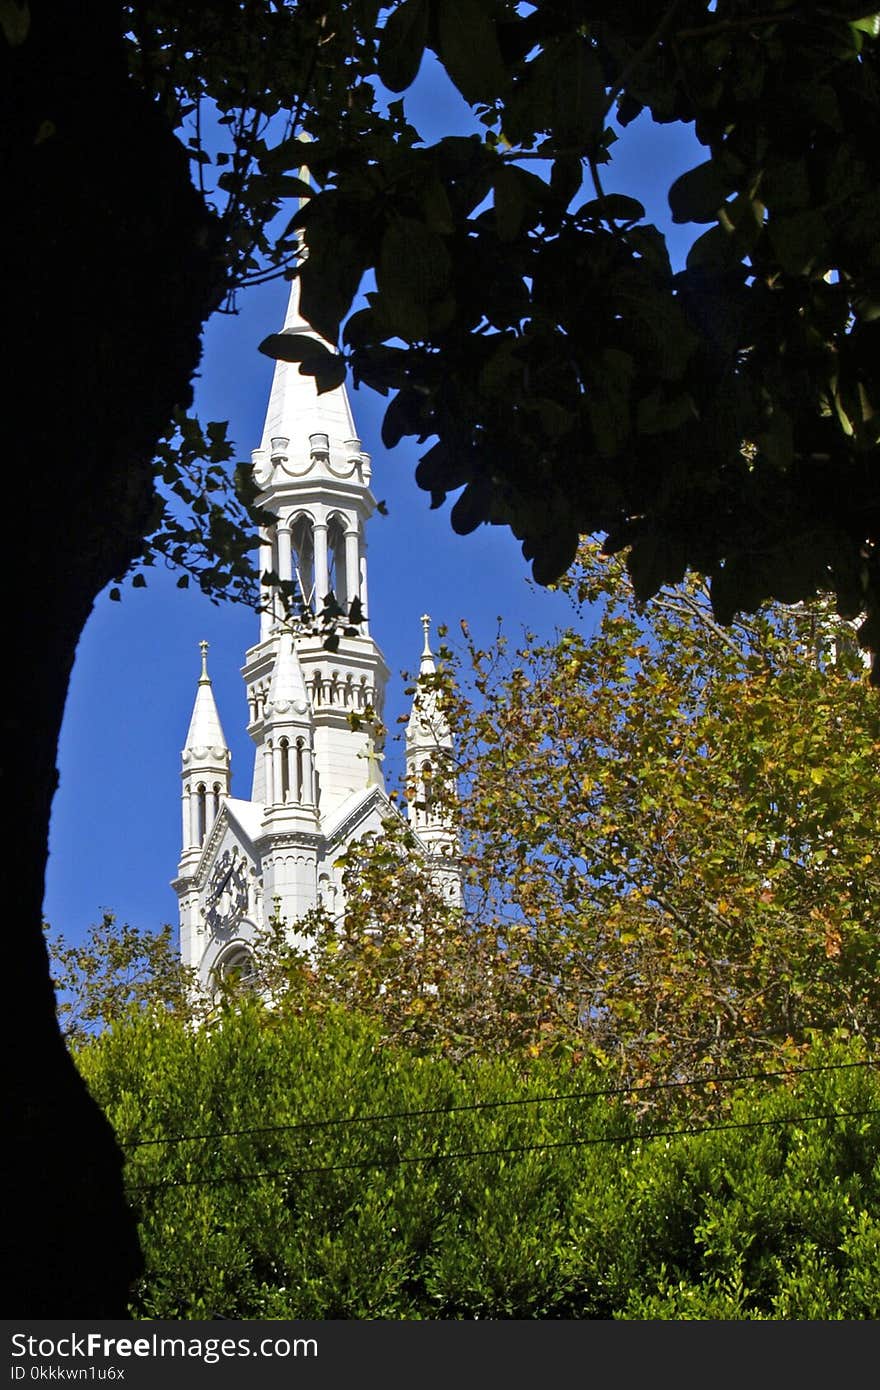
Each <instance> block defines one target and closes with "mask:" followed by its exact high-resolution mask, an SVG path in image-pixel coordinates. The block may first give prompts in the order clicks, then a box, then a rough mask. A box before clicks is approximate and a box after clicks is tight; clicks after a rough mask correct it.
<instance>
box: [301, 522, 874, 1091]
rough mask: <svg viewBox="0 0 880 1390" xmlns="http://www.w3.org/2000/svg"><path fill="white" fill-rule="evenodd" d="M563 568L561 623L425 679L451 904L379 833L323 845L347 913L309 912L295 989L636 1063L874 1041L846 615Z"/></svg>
mask: <svg viewBox="0 0 880 1390" xmlns="http://www.w3.org/2000/svg"><path fill="white" fill-rule="evenodd" d="M565 582H566V587H568V588H569V589H570V592H571V596H572V598H573V600H574V601H575V603H576V604H579V603H584V602H586V603H588V604H589V607H588V608H587V610H586V612H585V614H584V615H583V620H582V622H581V623H580V624H579V625H578V626H573V627H572V628H570V629H568V630H566V631H564V632H562V633H559V634H557V637H556V639H555V640H554V641H552V642H548V643H540V644H539V643H536V642H535V641H534V639H531V638H530V637H529V636H528V635H526V637H525V640H524V642H523V644H522V645H521V646H518V647H517V648H516V649H511V648H510V647H508V645H507V643H506V640H505V639H504V637H503V636H501V637H500V638H499V640H498V641H497V643H496V644H495V645H493V646H492V647H491V648H489V649H486V650H479V649H476V648H475V647H474V646H473V644H472V643H470V642H468V643H467V644H466V646H465V649H464V651H463V652H462V653H460V655H459V657H458V658H456V657H454V656H453V653H452V652H451V651H448V652H447V653H446V659H447V665H446V668H445V670H444V672H443V673H442V674H439V675H438V676H437V677H435V678H429V679H430V680H436V682H437V684H438V691H437V692H434V693H433V694H432V696H431V698H432V699H433V700H436V699H437V698H440V700H441V707H442V708H443V712H444V718H445V719H447V720H448V721H449V725H450V727H452V728H454V729H455V730H456V750H455V761H454V763H453V764H452V765H450V766H449V767H448V768H447V775H446V779H445V792H444V781H443V779H442V778H440V777H437V778H436V779H435V783H436V786H435V794H436V795H437V796H438V797H441V796H443V795H444V794H445V796H446V797H447V798H448V811H449V814H450V815H451V816H453V817H454V819H455V822H456V824H457V825H458V827H459V836H460V845H461V855H460V868H461V872H462V875H463V879H464V884H465V908H464V912H463V913H462V912H461V911H459V910H458V909H456V908H452V907H450V905H449V901H448V899H445V898H444V896H443V893H442V891H440V890H439V886H438V882H437V880H436V877H435V875H434V872H433V869H432V867H431V866H430V865H426V866H421V867H420V866H419V862H418V859H417V858H414V855H413V852H412V846H411V845H410V846H409V848H408V845H407V834H406V832H403V831H401V829H400V828H399V826H398V825H396V824H395V823H394V822H389V823H388V826H387V827H386V828H387V832H388V833H387V836H386V838H385V840H384V841H377V842H375V843H373V842H369V841H367V842H362V843H359V844H356V845H354V846H352V847H351V848H350V849H349V851H348V852H347V854H346V855H345V857H344V861H343V862H344V866H345V870H344V877H345V886H346V892H347V895H348V897H347V907H346V913H345V917H344V921H343V922H342V923H341V924H340V923H338V922H331V921H330V920H329V919H327V918H321V916H320V915H319V916H318V918H317V920H316V922H315V923H314V927H313V929H314V931H315V942H316V948H317V954H316V956H315V958H314V963H313V964H314V972H315V975H314V978H315V984H314V992H315V994H316V995H317V997H318V998H321V997H322V995H324V994H328V993H329V995H330V997H332V998H336V999H338V1000H340V1001H342V1002H345V1003H346V1004H348V1006H350V1007H353V1008H355V1009H357V1010H359V1011H361V1012H364V1013H369V1014H373V1015H375V1016H378V1017H379V1018H380V1019H381V1020H382V1022H383V1026H384V1028H385V1029H386V1030H387V1036H389V1037H394V1038H397V1039H398V1040H402V1039H406V1040H408V1041H409V1042H410V1043H411V1044H412V1043H418V1042H419V1041H420V1040H421V1041H423V1042H429V1043H430V1045H432V1046H433V1045H437V1044H438V1043H439V1044H440V1045H441V1046H443V1047H445V1048H446V1050H447V1051H448V1052H450V1053H451V1054H452V1055H457V1056H461V1055H467V1054H468V1053H469V1052H473V1051H477V1052H479V1051H485V1050H489V1051H490V1052H497V1053H498V1054H499V1055H504V1054H505V1053H506V1052H507V1051H509V1050H510V1049H513V1050H514V1051H517V1050H518V1051H519V1052H520V1053H525V1054H529V1055H534V1054H538V1053H543V1052H547V1051H551V1052H559V1051H563V1052H567V1053H570V1054H571V1055H574V1056H583V1055H584V1054H590V1055H592V1056H594V1057H595V1058H596V1059H598V1060H599V1061H600V1062H601V1063H602V1064H606V1063H612V1062H613V1064H614V1065H615V1066H616V1067H617V1068H618V1069H619V1070H620V1071H621V1073H622V1074H624V1075H626V1076H629V1077H634V1078H646V1077H647V1078H652V1077H656V1076H661V1075H662V1076H674V1075H675V1074H676V1073H677V1072H679V1071H681V1070H682V1069H684V1070H693V1069H694V1068H696V1067H700V1066H703V1065H708V1064H715V1065H717V1064H724V1065H728V1064H732V1063H736V1064H739V1063H741V1062H743V1061H744V1060H746V1059H751V1060H754V1059H755V1058H762V1059H766V1058H768V1057H772V1056H773V1055H774V1054H775V1053H776V1052H777V1051H778V1052H779V1053H780V1055H784V1053H785V1052H786V1050H787V1048H788V1047H790V1046H791V1045H792V1044H794V1045H800V1044H801V1043H802V1042H803V1041H804V1040H805V1038H806V1037H807V1036H808V1035H809V1034H810V1032H811V1031H814V1030H818V1031H820V1032H824V1031H829V1030H832V1031H833V1030H834V1029H837V1028H840V1029H844V1030H846V1031H847V1032H848V1033H850V1034H858V1035H861V1036H863V1037H865V1038H866V1039H871V1038H872V1037H874V1036H876V1032H877V1029H878V1026H880V1012H878V1010H880V996H878V991H877V978H878V972H880V955H878V951H880V946H878V942H877V934H876V929H875V924H876V920H877V905H878V900H880V879H878V867H880V865H878V860H877V855H876V841H877V834H878V820H877V815H878V813H877V796H876V781H877V758H878V751H880V723H878V711H877V708H876V699H875V697H874V695H873V692H872V691H871V690H870V689H869V688H868V686H867V684H866V681H865V674H864V667H863V665H862V661H861V658H860V656H859V653H858V649H857V647H856V644H855V642H854V640H853V637H852V632H851V629H849V628H848V627H847V626H846V625H843V624H841V623H840V622H839V621H838V620H836V619H834V618H832V617H830V616H829V615H827V614H825V615H823V614H821V613H820V612H818V611H815V610H803V611H788V610H780V609H779V608H770V609H768V610H765V611H763V612H762V613H760V614H758V615H755V616H754V617H753V618H751V619H750V620H749V622H748V623H743V622H741V623H738V624H736V625H735V626H734V627H732V628H729V629H721V628H720V627H719V626H718V624H717V623H716V622H715V619H714V617H713V614H712V609H711V605H710V602H709V598H708V595H707V593H706V591H705V588H704V587H702V586H701V585H700V584H699V583H698V582H696V581H692V582H691V583H690V584H688V585H686V586H684V587H680V588H679V589H676V590H664V591H663V592H662V593H661V594H660V595H658V596H657V598H656V599H655V600H654V602H652V603H651V604H649V605H647V607H646V608H643V607H642V606H641V605H639V604H638V603H637V601H636V599H635V596H634V593H633V590H632V588H631V587H630V586H629V585H628V584H627V583H626V580H625V575H624V572H623V566H622V564H621V563H620V561H619V560H607V559H604V558H603V557H602V556H601V554H600V552H599V551H598V549H597V548H596V547H584V548H583V549H582V551H581V553H580V562H579V565H578V566H576V567H575V569H574V570H573V571H572V572H571V574H570V575H569V577H568V578H567V579H566V581H565ZM591 625H592V631H591V630H590V626H591ZM438 692H439V693H438Z"/></svg>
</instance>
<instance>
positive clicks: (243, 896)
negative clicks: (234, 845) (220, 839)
mask: <svg viewBox="0 0 880 1390" xmlns="http://www.w3.org/2000/svg"><path fill="white" fill-rule="evenodd" d="M247 904H248V888H247V865H246V864H245V862H244V860H243V859H237V858H235V857H234V856H233V854H232V851H231V850H228V849H227V850H224V851H223V853H222V854H221V856H220V858H219V859H218V860H217V863H216V864H215V865H214V868H213V870H212V871H211V877H210V879H209V881H208V895H207V898H206V899H205V924H206V926H207V927H208V928H209V929H210V930H211V931H213V932H217V931H224V930H225V929H226V928H227V927H231V926H233V925H234V924H235V923H236V922H237V921H238V920H239V918H241V917H243V916H244V914H245V912H247Z"/></svg>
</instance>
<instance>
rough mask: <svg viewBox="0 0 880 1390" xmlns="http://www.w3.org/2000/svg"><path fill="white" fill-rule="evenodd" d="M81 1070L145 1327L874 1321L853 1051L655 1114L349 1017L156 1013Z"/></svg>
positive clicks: (868, 1183)
mask: <svg viewBox="0 0 880 1390" xmlns="http://www.w3.org/2000/svg"><path fill="white" fill-rule="evenodd" d="M79 1061H80V1066H81V1068H82V1071H83V1073H84V1074H85V1076H86V1078H87V1080H88V1082H89V1084H90V1086H91V1088H92V1090H93V1091H94V1093H95V1095H96V1096H97V1098H98V1100H99V1101H100V1103H101V1104H102V1105H103V1106H104V1107H105V1109H106V1111H107V1114H108V1116H109V1118H110V1120H111V1122H112V1123H113V1124H114V1126H115V1127H116V1130H117V1133H118V1134H119V1137H120V1139H121V1140H122V1142H123V1143H125V1144H126V1145H128V1146H129V1147H128V1148H127V1152H128V1154H129V1164H128V1169H127V1173H128V1180H129V1188H130V1193H131V1200H132V1202H133V1203H134V1204H135V1205H136V1206H137V1208H138V1211H139V1215H140V1230H141V1240H142V1243H143V1248H144V1253H145V1257H146V1272H145V1275H144V1278H143V1279H142V1281H141V1283H140V1285H139V1287H138V1289H137V1290H136V1293H135V1298H134V1303H133V1313H134V1314H135V1316H138V1317H147V1318H169V1319H177V1318H210V1317H212V1316H215V1315H223V1316H226V1317H234V1318H254V1319H272V1318H311V1319H333V1318H374V1319H375V1318H381V1319H409V1318H447V1319H449V1318H455V1319H461V1318H467V1319H470V1318H494V1319H498V1318H544V1319H548V1318H635V1319H651V1320H654V1319H707V1318H708V1319H742V1318H776V1319H821V1320H827V1319H834V1318H846V1319H865V1318H871V1319H872V1318H875V1317H877V1316H878V1313H880V1206H878V1195H880V1192H878V1185H880V1170H878V1165H877V1156H878V1139H880V1084H878V1080H877V1076H876V1072H875V1070H874V1069H873V1068H872V1067H870V1066H868V1065H861V1064H862V1063H864V1062H865V1054H864V1052H862V1051H860V1049H859V1048H858V1047H857V1046H856V1045H855V1044H843V1043H840V1044H837V1045H834V1046H830V1045H828V1044H822V1045H821V1046H819V1045H817V1046H816V1047H815V1048H814V1049H813V1050H812V1051H811V1052H810V1053H807V1054H803V1055H802V1057H801V1059H800V1061H799V1065H800V1066H802V1067H807V1068H812V1069H813V1070H810V1071H807V1072H804V1073H803V1074H801V1075H799V1076H797V1077H795V1078H791V1079H787V1080H785V1081H779V1080H768V1079H766V1078H763V1079H756V1080H752V1081H748V1082H742V1083H739V1084H738V1085H737V1086H736V1087H734V1086H731V1085H727V1086H726V1087H724V1088H722V1089H723V1090H724V1091H726V1092H728V1095H727V1096H726V1098H724V1099H723V1100H721V1101H720V1102H718V1103H717V1104H716V1106H715V1107H714V1108H712V1109H708V1110H707V1109H706V1108H705V1104H703V1105H701V1107H700V1108H699V1109H698V1108H697V1101H696V1100H695V1098H694V1097H695V1096H697V1095H702V1091H701V1090H698V1091H696V1092H694V1091H692V1090H690V1089H688V1088H682V1090H681V1093H680V1096H679V1097H678V1098H677V1099H676V1102H675V1103H674V1104H673V1105H672V1106H671V1107H670V1106H669V1105H667V1106H666V1108H665V1109H664V1110H663V1111H662V1112H661V1111H659V1110H656V1109H648V1110H646V1109H645V1107H644V1105H639V1106H634V1105H633V1104H632V1103H631V1101H630V1103H626V1102H625V1101H624V1100H623V1099H621V1098H618V1097H613V1096H595V1095H593V1096H592V1098H589V1095H588V1098H582V1096H578V1095H574V1094H573V1093H591V1092H595V1091H596V1090H597V1089H603V1088H608V1087H609V1086H613V1083H614V1078H613V1076H611V1077H609V1075H608V1074H607V1073H602V1074H597V1073H595V1072H593V1071H588V1070H587V1069H586V1068H584V1067H581V1068H576V1067H575V1068H573V1067H572V1066H571V1065H570V1064H569V1063H565V1064H561V1063H560V1064H553V1063H548V1062H543V1061H542V1062H541V1063H540V1064H537V1063H536V1064H535V1065H534V1067H533V1068H531V1069H530V1071H529V1074H528V1076H527V1077H523V1076H522V1074H521V1073H518V1072H517V1071H516V1070H515V1069H514V1068H513V1067H512V1066H511V1067H507V1066H504V1065H502V1064H499V1063H497V1062H493V1063H486V1062H476V1061H475V1062H472V1063H470V1064H468V1065H464V1066H462V1065H458V1066H452V1065H451V1064H449V1063H448V1062H447V1061H446V1060H444V1059H442V1058H431V1057H415V1056H412V1055H410V1054H408V1053H406V1052H403V1051H392V1050H390V1049H388V1048H382V1047H380V1046H379V1045H378V1042H377V1039H376V1036H375V1034H374V1032H373V1030H372V1028H371V1026H370V1025H369V1024H368V1023H366V1022H364V1021H361V1020H358V1019H356V1018H353V1017H351V1016H347V1017H346V1016H342V1015H340V1016H331V1017H330V1018H324V1019H322V1020H321V1021H320V1022H318V1021H315V1020H309V1019H307V1018H300V1019H296V1018H283V1017H281V1016H272V1015H267V1014H266V1013H264V1012H261V1011H260V1010H259V1009H258V1008H249V1009H246V1010H244V1011H241V1012H238V1013H232V1012H230V1013H229V1014H228V1016H227V1017H226V1018H225V1019H224V1020H223V1021H222V1023H220V1024H218V1025H216V1026H215V1027H213V1028H211V1029H202V1030H200V1031H197V1032H192V1031H187V1029H186V1028H185V1027H183V1026H181V1025H179V1024H177V1023H175V1022H174V1021H169V1020H166V1019H163V1018H151V1017H149V1016H148V1017H146V1018H143V1017H142V1018H140V1019H133V1020H131V1021H130V1022H125V1023H121V1024H118V1025H117V1026H116V1027H115V1028H114V1029H112V1030H111V1031H109V1032H107V1033H105V1034H104V1035H103V1036H102V1037H101V1038H100V1039H98V1040H97V1041H95V1042H94V1043H91V1044H89V1045H88V1047H86V1048H85V1049H83V1050H82V1052H81V1053H80V1057H79ZM853 1063H858V1064H859V1065H857V1066H853V1065H852V1064H853ZM816 1068H825V1069H824V1070H815V1069H816ZM832 1068H834V1069H832ZM553 1096H562V1097H567V1098H563V1099H555V1100H548V1099H543V1100H538V1098H539V1097H553ZM523 1102H528V1103H523ZM450 1107H469V1108H458V1109H451V1108H450ZM413 1112H417V1113H413ZM425 1112H430V1113H425ZM820 1115H821V1116H831V1118H819V1119H817V1118H815V1117H816V1116H820ZM368 1117H371V1118H368ZM806 1117H814V1118H806ZM281 1126H287V1128H280V1127H281ZM708 1126H716V1127H715V1128H708ZM721 1126H724V1127H721ZM681 1129H698V1130H701V1131H702V1132H700V1133H695V1134H688V1135H681V1134H672V1133H669V1131H675V1130H681ZM657 1131H662V1133H659V1134H658V1133H657ZM626 1136H632V1137H630V1138H626ZM636 1136H640V1137H636ZM158 1138H161V1139H162V1140H163V1142H162V1143H146V1142H144V1141H147V1140H153V1139H158ZM169 1140H172V1141H173V1142H167V1141H169Z"/></svg>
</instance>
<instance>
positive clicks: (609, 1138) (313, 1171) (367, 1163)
mask: <svg viewBox="0 0 880 1390" xmlns="http://www.w3.org/2000/svg"><path fill="white" fill-rule="evenodd" d="M868 1115H880V1106H874V1107H871V1108H869V1109H867V1110H826V1111H819V1112H813V1113H811V1114H809V1115H787V1116H780V1117H779V1118H777V1119H768V1120H739V1121H735V1120H731V1121H725V1122H724V1123H721V1124H714V1125H700V1126H698V1127H696V1128H685V1129H655V1130H645V1131H643V1132H641V1133H635V1134H612V1135H599V1136H595V1137H592V1138H588V1139H583V1138H582V1139H559V1140H548V1141H545V1142H542V1143H536V1144H517V1145H513V1146H511V1147H509V1148H492V1149H462V1150H457V1151H453V1152H450V1153H439V1154H412V1155H407V1154H404V1155H401V1156H399V1157H397V1158H392V1159H378V1158H372V1159H369V1158H367V1159H356V1160H352V1161H350V1162H345V1163H331V1164H324V1165H320V1166H317V1167H313V1168H292V1169H285V1168H273V1169H267V1170H265V1171H263V1172H259V1173H233V1174H227V1175H226V1176H225V1177H205V1176H200V1177H195V1178H165V1179H163V1180H161V1181H160V1182H153V1183H132V1184H130V1185H129V1190H130V1191H134V1192H147V1191H160V1190H162V1189H165V1188H172V1187H232V1186H237V1185H240V1184H244V1183H251V1182H267V1181H269V1180H270V1179H275V1178H284V1179H294V1178H296V1179H299V1178H305V1177H314V1176H319V1175H324V1174H329V1173H342V1172H351V1171H353V1170H356V1169H364V1168H378V1169H390V1168H402V1167H404V1166H408V1165H411V1164H416V1163H447V1162H452V1161H454V1160H458V1159H474V1158H506V1157H510V1156H512V1155H515V1154H526V1153H538V1152H546V1151H549V1150H552V1149H577V1148H595V1147H598V1146H600V1145H603V1144H642V1143H645V1142H647V1141H650V1140H652V1139H672V1138H681V1137H692V1136H694V1135H699V1134H714V1133H718V1132H720V1131H722V1130H743V1129H768V1128H771V1127H777V1128H779V1127H785V1126H792V1127H794V1126H797V1125H802V1124H810V1123H812V1122H813V1121H815V1120H848V1119H862V1118H864V1117H866V1116H868Z"/></svg>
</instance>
